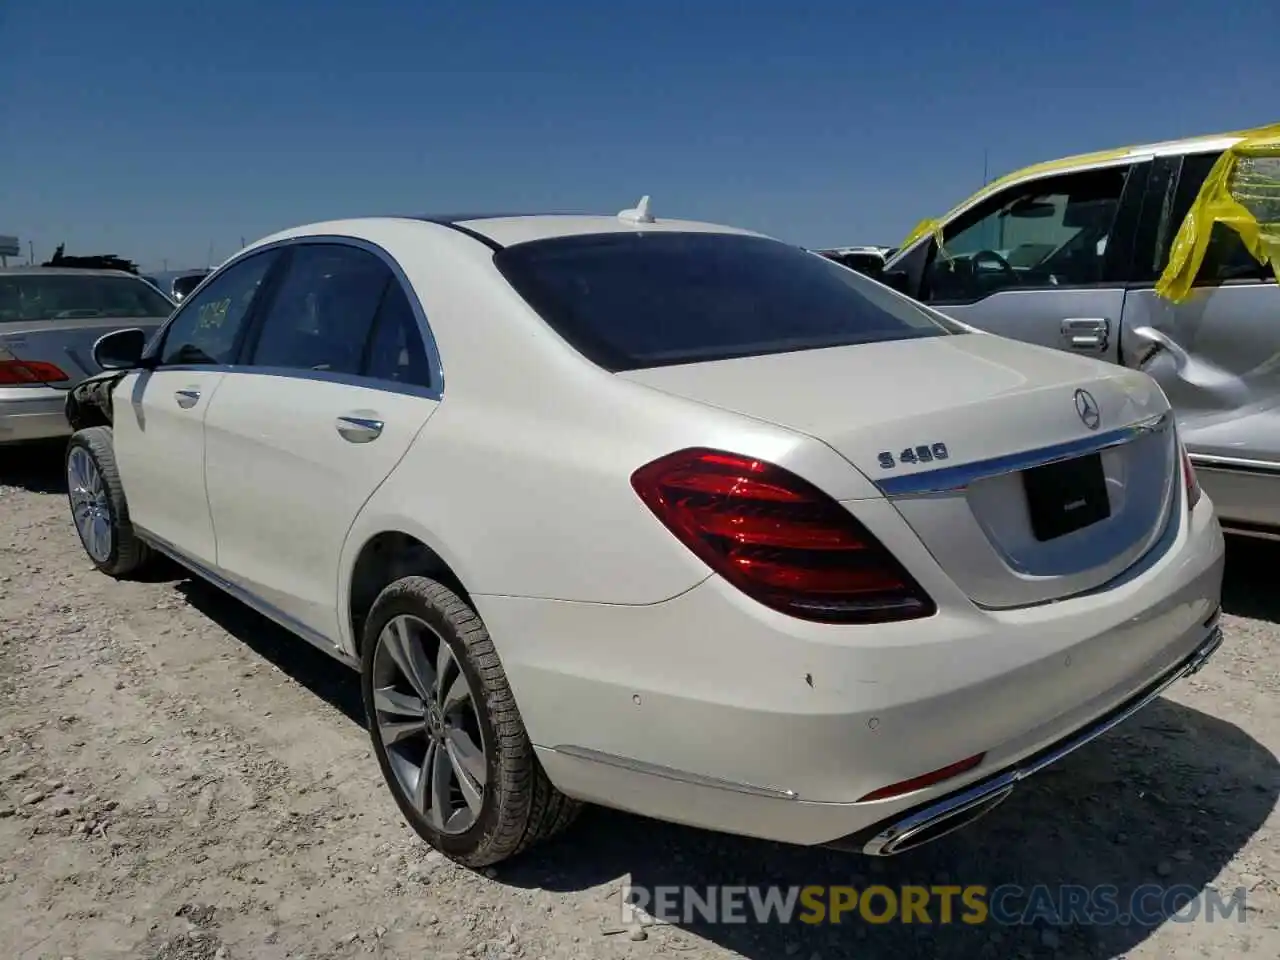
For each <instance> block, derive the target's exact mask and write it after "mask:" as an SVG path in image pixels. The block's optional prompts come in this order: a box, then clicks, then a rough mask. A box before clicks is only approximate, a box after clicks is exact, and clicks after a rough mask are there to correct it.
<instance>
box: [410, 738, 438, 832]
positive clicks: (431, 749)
mask: <svg viewBox="0 0 1280 960" xmlns="http://www.w3.org/2000/svg"><path fill="white" fill-rule="evenodd" d="M437 752H439V747H438V745H437V744H436V742H435V741H434V740H432V741H431V742H430V743H429V744H427V755H426V756H425V757H423V758H422V766H421V768H419V770H418V779H417V782H415V783H414V785H413V805H414V807H415V808H417V810H418V811H419V812H420V813H422V814H425V815H428V816H429V815H430V811H428V809H427V784H428V783H429V782H430V780H431V769H432V767H433V766H434V762H435V757H436V753H437Z"/></svg>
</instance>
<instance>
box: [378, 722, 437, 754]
mask: <svg viewBox="0 0 1280 960" xmlns="http://www.w3.org/2000/svg"><path fill="white" fill-rule="evenodd" d="M378 732H379V733H381V734H382V742H383V743H385V744H386V745H387V746H388V747H389V746H391V745H392V744H393V743H399V742H400V741H401V740H408V739H409V738H410V737H414V736H417V735H418V734H420V733H426V732H427V721H426V720H402V721H393V722H391V723H380V724H378Z"/></svg>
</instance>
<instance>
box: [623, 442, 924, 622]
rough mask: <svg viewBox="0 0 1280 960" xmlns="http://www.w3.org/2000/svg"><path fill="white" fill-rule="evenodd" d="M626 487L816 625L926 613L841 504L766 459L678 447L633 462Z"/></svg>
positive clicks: (909, 584)
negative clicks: (634, 468) (636, 466)
mask: <svg viewBox="0 0 1280 960" xmlns="http://www.w3.org/2000/svg"><path fill="white" fill-rule="evenodd" d="M631 485H632V486H633V487H634V488H635V491H636V493H638V494H639V495H640V499H642V500H643V501H644V502H645V504H647V505H648V507H649V509H650V510H652V511H653V512H654V513H655V514H656V515H657V517H658V519H659V520H661V521H662V523H663V524H664V525H665V526H666V527H667V529H668V530H670V531H671V532H672V533H673V534H675V536H676V537H677V539H679V540H680V542H681V543H683V544H684V545H685V546H686V547H688V548H689V549H690V550H692V551H693V552H694V553H695V554H697V555H698V556H699V557H700V558H702V560H703V561H704V562H706V564H707V565H708V566H710V567H711V569H712V570H714V571H715V572H716V573H718V574H720V576H722V577H724V578H725V579H726V580H728V581H729V582H730V583H732V584H733V585H734V586H735V587H737V588H738V589H739V590H742V591H743V592H744V593H746V594H747V595H748V596H750V597H752V598H754V599H755V600H758V601H759V602H760V603H762V604H764V605H766V606H768V607H771V608H772V609H774V610H779V611H781V612H783V613H786V614H790V615H791V616H794V617H799V618H801V619H804V620H813V621H818V622H823V623H884V622H887V621H894V620H909V619H913V618H916V617H927V616H931V615H932V614H933V613H935V612H936V609H937V608H936V606H935V605H934V603H933V601H932V600H931V599H930V598H929V596H928V595H927V594H926V593H925V592H924V591H923V590H922V589H921V588H920V586H919V585H918V584H917V583H916V582H915V580H914V579H913V578H912V577H911V575H910V574H909V573H907V571H906V570H905V569H903V567H902V565H901V564H900V563H898V561H897V560H896V559H895V558H894V557H893V556H892V555H891V554H890V553H889V552H888V551H887V550H886V549H885V548H884V547H883V546H882V545H881V544H880V542H879V541H877V540H876V539H875V537H873V536H872V535H871V534H870V532H868V531H867V529H866V528H865V527H863V526H862V524H860V523H859V522H858V521H857V520H856V519H854V517H853V515H852V514H850V513H849V511H848V510H846V509H844V508H843V507H842V506H840V504H838V503H837V502H836V501H835V500H834V499H832V498H831V497H830V496H828V495H827V494H825V493H823V492H822V491H821V490H819V489H818V488H817V487H815V486H813V485H812V484H811V483H809V482H808V481H806V480H802V479H801V478H800V477H798V476H796V475H795V474H793V473H791V472H790V471H788V470H784V469H783V468H781V467H778V466H775V465H774V464H771V463H766V462H764V461H761V460H755V459H752V458H751V457H744V456H739V455H737V454H733V453H724V452H721V451H718V450H704V449H694V450H682V451H680V452H678V453H673V454H671V455H669V456H666V457H662V458H660V459H658V460H655V461H654V462H652V463H650V464H647V465H646V466H643V467H641V468H640V469H639V470H637V471H636V472H635V473H634V474H633V475H632V477H631Z"/></svg>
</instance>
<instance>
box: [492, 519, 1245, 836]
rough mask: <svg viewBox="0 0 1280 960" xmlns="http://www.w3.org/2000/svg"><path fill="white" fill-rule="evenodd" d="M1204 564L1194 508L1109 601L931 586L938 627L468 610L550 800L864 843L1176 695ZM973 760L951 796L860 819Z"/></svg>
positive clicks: (707, 604) (1218, 569)
mask: <svg viewBox="0 0 1280 960" xmlns="http://www.w3.org/2000/svg"><path fill="white" fill-rule="evenodd" d="M1223 563H1224V550H1223V542H1222V533H1221V530H1220V529H1219V526H1218V522H1217V519H1216V517H1215V516H1214V513H1213V506H1212V502H1211V501H1210V500H1209V499H1208V498H1207V497H1205V498H1204V499H1203V500H1202V501H1201V503H1200V505H1199V506H1198V507H1197V508H1196V510H1195V511H1194V513H1193V514H1192V515H1191V516H1190V517H1184V519H1183V520H1182V522H1181V523H1180V529H1179V530H1178V531H1177V534H1176V538H1175V542H1174V543H1173V544H1172V545H1171V546H1170V547H1169V549H1168V550H1167V551H1166V552H1164V553H1163V555H1161V556H1160V557H1159V559H1158V560H1156V561H1155V562H1153V563H1152V564H1150V565H1149V566H1148V567H1146V568H1145V569H1142V570H1141V571H1139V572H1136V573H1135V574H1134V575H1133V576H1132V577H1129V578H1128V579H1126V580H1125V581H1124V582H1122V583H1119V584H1116V585H1113V586H1111V587H1110V588H1108V589H1107V590H1105V591H1102V592H1099V593H1096V594H1092V595H1085V596H1081V597H1076V598H1072V599H1068V600H1063V601H1059V602H1057V603H1053V604H1047V605H1042V606H1039V607H1033V608H1027V609H1021V610H1011V611H983V610H979V609H977V608H975V607H974V606H973V605H972V604H968V603H964V602H962V601H961V600H959V599H958V598H956V597H955V596H954V594H953V595H952V596H951V597H950V598H946V597H944V596H943V594H944V593H945V591H944V589H943V584H942V583H941V581H940V580H934V578H933V577H928V578H927V579H929V580H930V581H932V582H931V583H930V584H929V585H928V586H929V588H931V592H933V593H934V595H935V596H937V597H938V598H939V613H938V614H937V615H936V616H934V617H930V618H928V619H926V620H919V621H909V622H905V623H899V624H886V625H880V626H874V627H866V628H863V627H838V626H830V625H821V624H805V623H801V622H799V621H795V620H793V619H791V618H787V617H785V616H783V615H781V614H777V615H775V614H773V613H772V612H771V611H766V610H763V609H762V608H760V607H759V606H758V605H755V604H753V603H752V602H751V601H749V600H747V599H746V598H744V597H743V596H742V595H741V594H739V593H737V592H736V591H735V590H733V588H732V587H730V586H728V585H727V584H726V583H724V582H723V581H721V580H720V579H719V578H714V577H713V578H710V579H708V580H707V581H705V582H704V583H703V584H701V585H700V586H698V587H695V588H694V589H692V590H690V591H688V592H687V593H685V594H682V595H681V596H679V597H676V598H673V599H672V600H668V601H665V602H663V603H657V604H650V605H647V606H624V605H608V604H588V603H572V602H565V601H553V600H530V599H520V598H513V597H494V596H483V595H481V596H476V597H475V598H474V599H475V600H476V602H477V605H478V608H479V612H480V614H481V616H482V617H483V618H484V620H485V622H486V624H487V626H488V628H489V632H490V634H491V636H492V637H493V639H494V642H495V644H496V645H497V647H498V652H499V655H500V656H501V657H502V660H503V663H504V666H505V668H506V672H507V676H508V678H509V680H510V682H511V685H512V690H513V692H514V694H515V697H516V700H517V702H518V703H519V706H520V711H521V714H522V716H523V718H524V720H525V724H526V726H527V728H528V730H529V733H530V736H531V738H532V739H533V741H534V744H535V747H536V749H537V751H538V755H539V758H540V760H541V762H542V764H543V766H544V768H545V769H546V771H547V774H548V776H549V777H550V778H551V779H552V781H553V782H554V783H555V784H556V785H557V786H558V787H559V788H560V789H561V790H563V791H564V792H566V793H568V794H570V795H572V796H576V797H578V798H580V799H583V800H588V801H592V802H596V803H601V804H604V805H606V806H612V807H617V808H620V809H624V810H630V811H632V812H635V813H639V814H642V815H645V816H651V817H655V818H658V819H662V820H669V821H674V822H678V823H685V824H688V825H691V826H696V827H700V828H705V829H712V830H718V831H723V832H727V833H735V834H742V835H747V836H755V837H760V838H764V839H769V840H777V841H783V842H788V843H796V844H802V845H825V844H830V843H833V842H848V838H850V837H854V838H856V839H857V840H860V841H862V842H863V843H864V845H865V844H866V843H869V842H870V837H874V836H875V835H877V834H879V833H880V832H882V831H884V830H885V829H887V827H890V826H894V825H897V824H901V823H902V822H903V818H904V817H910V816H912V815H913V814H914V813H917V812H920V811H923V810H926V809H930V808H933V807H935V805H938V804H943V803H948V802H950V801H951V799H952V798H955V797H957V796H959V795H960V793H961V792H963V791H965V790H967V789H969V788H971V786H972V785H974V784H987V783H989V782H995V781H996V779H997V778H998V777H1000V776H1001V775H1003V774H1006V773H1009V772H1010V771H1023V772H1022V773H1021V774H1020V776H1025V775H1026V774H1025V770H1027V769H1031V770H1033V771H1034V770H1036V769H1039V768H1040V767H1041V766H1042V765H1043V764H1042V763H1041V762H1040V761H1039V760H1038V759H1037V758H1040V757H1042V756H1049V755H1051V754H1053V753H1055V752H1060V751H1061V748H1062V746H1063V745H1065V744H1068V743H1074V741H1075V740H1076V739H1077V738H1083V739H1081V741H1080V742H1081V743H1083V742H1086V741H1087V739H1091V738H1092V737H1093V736H1096V735H1097V734H1098V733H1100V732H1102V729H1104V728H1106V727H1107V726H1108V725H1109V724H1110V723H1111V719H1110V718H1115V717H1118V718H1120V719H1123V717H1124V716H1127V715H1128V713H1130V712H1132V711H1131V710H1129V709H1128V706H1127V705H1131V704H1135V703H1136V704H1138V705H1141V703H1144V702H1146V700H1144V697H1145V698H1146V699H1150V698H1149V697H1146V694H1147V692H1149V691H1150V690H1152V689H1155V688H1156V687H1157V686H1159V685H1160V684H1162V683H1163V682H1164V680H1165V679H1166V678H1168V679H1169V682H1172V680H1173V679H1176V678H1177V677H1178V676H1180V675H1182V673H1183V672H1185V671H1182V672H1180V671H1181V669H1182V667H1183V666H1186V665H1188V664H1192V663H1194V662H1195V661H1196V659H1197V658H1198V657H1199V656H1200V654H1202V653H1205V652H1208V651H1210V650H1211V649H1212V648H1213V647H1214V646H1215V645H1216V643H1217V637H1218V633H1217V630H1218V628H1217V622H1216V617H1217V611H1218V608H1219V601H1220V595H1221V585H1222V572H1223ZM914 569H922V567H915V568H914ZM944 601H946V602H944ZM1134 709H1137V707H1134ZM1115 722H1119V720H1118V719H1117V720H1116V721H1115ZM1076 746H1079V744H1074V745H1073V746H1072V747H1071V749H1075V747H1076ZM979 753H982V754H984V758H983V760H982V762H981V763H980V764H979V765H978V766H976V767H974V768H973V769H972V770H970V771H968V772H967V773H966V774H963V775H961V776H957V777H955V778H953V779H950V780H947V781H945V782H943V783H939V784H937V785H935V786H932V787H927V788H923V789H918V790H915V791H912V792H910V793H904V794H902V795H899V796H894V797H891V798H889V799H883V800H873V801H864V800H861V798H862V797H864V796H866V795H868V794H870V793H871V792H873V791H875V790H878V789H880V788H883V787H885V786H887V785H888V784H893V783H899V782H901V781H905V780H908V779H910V778H913V777H917V776H920V775H922V774H924V773H927V772H928V771H931V770H937V769H940V768H942V767H945V766H948V765H949V764H953V763H956V762H957V761H960V760H962V759H964V758H966V757H972V756H974V755H976V754H979ZM1028 765H1029V766H1028ZM1006 786H1007V785H1006ZM999 789H1001V788H996V791H997V792H998V790H999ZM991 796H992V794H991V793H990V792H989V791H987V790H985V789H983V790H981V791H980V792H979V795H978V798H977V801H976V802H977V803H979V804H981V803H984V802H986V801H987V800H988V799H990V798H991ZM938 812H939V811H938V810H936V809H932V810H931V813H930V814H929V816H928V817H926V821H928V820H930V819H934V818H935V815H936V814H937V813H938ZM941 812H946V811H945V810H942V811H941ZM905 829H906V828H905V827H904V828H902V830H905ZM868 831H870V834H869V835H868ZM882 846H884V847H892V846H893V844H891V843H889V842H885V843H884V844H882ZM860 849H861V847H860Z"/></svg>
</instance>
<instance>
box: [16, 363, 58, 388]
mask: <svg viewBox="0 0 1280 960" xmlns="http://www.w3.org/2000/svg"><path fill="white" fill-rule="evenodd" d="M70 379H71V378H70V377H68V376H67V375H66V374H65V373H63V372H62V369H61V368H60V367H58V366H57V365H56V364H52V363H45V362H44V361H43V360H0V386H5V387H11V386H16V385H20V384H31V383H60V382H61V381H64V380H70Z"/></svg>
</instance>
